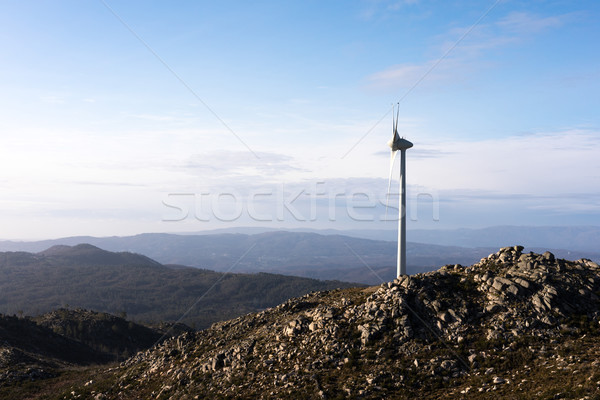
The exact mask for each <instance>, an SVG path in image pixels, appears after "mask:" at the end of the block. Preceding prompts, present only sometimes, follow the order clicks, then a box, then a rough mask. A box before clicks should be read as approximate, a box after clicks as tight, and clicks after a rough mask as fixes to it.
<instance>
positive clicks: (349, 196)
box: [0, 0, 600, 239]
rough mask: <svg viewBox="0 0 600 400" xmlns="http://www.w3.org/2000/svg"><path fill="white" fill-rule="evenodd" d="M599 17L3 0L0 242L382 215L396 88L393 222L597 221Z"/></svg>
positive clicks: (347, 223) (422, 1)
mask: <svg viewBox="0 0 600 400" xmlns="http://www.w3.org/2000/svg"><path fill="white" fill-rule="evenodd" d="M598 20H600V3H599V2H597V1H596V0H592V1H586V0H582V1H577V2H573V1H565V0H548V1H544V0H530V1H517V0H514V1H513V0H491V1H487V0H485V1H484V0H482V1H476V2H473V1H463V0H456V1H453V0H450V1H427V0H400V1H397V0H389V1H388V0H348V1H344V2H341V1H338V2H336V1H326V2H324V1H310V0H308V1H302V2H300V1H257V2H243V1H223V2H214V1H178V2H166V1H126V2H125V1H116V0H98V1H94V0H89V1H81V0H77V1H63V0H55V1H52V2H47V1H18V2H15V1H7V0H0V89H1V90H0V137H1V141H0V193H2V196H0V219H1V221H2V224H1V225H0V239H44V238H57V237H64V236H75V235H93V236H112V235H118V236H122V235H132V234H138V233H143V232H196V231H202V230H207V229H216V228H229V227H236V226H266V227H281V228H315V229H324V228H333V229H393V228H394V227H395V226H396V224H397V214H398V205H397V202H398V176H399V165H398V164H399V163H398V160H396V163H395V166H394V169H393V170H392V172H391V173H390V149H389V148H388V147H387V144H386V143H387V141H388V140H389V139H390V138H391V135H392V116H393V111H392V105H394V104H396V107H398V108H397V109H398V119H399V120H398V130H399V133H400V134H401V135H402V136H404V137H405V138H407V139H408V140H410V141H411V142H412V143H414V147H413V148H412V149H409V150H408V151H407V158H406V162H407V188H408V189H407V190H408V206H407V216H408V217H409V218H408V219H409V221H408V228H409V229H452V228H459V227H467V228H479V227H487V226H495V225H532V226H546V225H600V157H599V155H600V112H599V111H598V110H600V51H599V50H600V49H599V45H598V43H599V41H598V39H599V38H600V25H599V24H598V23H597V21H598ZM390 176H391V177H392V182H391V186H389V188H390V192H389V193H390V195H388V194H387V193H388V185H389V183H390V182H389V179H390ZM386 204H387V205H386ZM386 208H387V210H386Z"/></svg>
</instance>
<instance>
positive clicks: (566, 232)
mask: <svg viewBox="0 0 600 400" xmlns="http://www.w3.org/2000/svg"><path fill="white" fill-rule="evenodd" d="M278 230H283V231H288V232H305V233H306V232H308V233H318V234H321V235H343V236H351V237H357V238H362V239H372V240H385V241H396V239H397V231H396V230H395V229H391V230H390V229H348V230H337V229H306V228H298V229H275V228H260V227H239V228H225V229H214V230H208V231H203V232H195V233H193V234H194V235H214V234H222V233H243V234H248V235H253V234H257V233H265V232H275V231H278ZM182 234H183V233H182ZM188 234H189V233H188ZM407 236H408V240H409V241H412V242H416V243H424V244H437V245H441V246H459V247H488V248H498V247H502V246H506V245H508V244H510V243H519V244H520V245H522V246H525V247H536V248H540V249H568V250H571V251H582V252H589V253H600V246H599V245H598V243H600V226H509V225H507V226H493V227H488V228H479V229H468V228H460V229H409V230H408V233H407Z"/></svg>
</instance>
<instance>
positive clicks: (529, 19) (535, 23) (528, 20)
mask: <svg viewBox="0 0 600 400" xmlns="http://www.w3.org/2000/svg"><path fill="white" fill-rule="evenodd" d="M568 18H570V16H569V15H567V14H565V15H555V16H549V17H542V16H537V15H533V14H530V13H526V12H512V13H510V14H508V15H507V16H506V17H504V18H501V19H500V20H499V21H498V22H497V23H496V24H497V25H498V26H499V27H501V28H503V29H506V30H508V31H510V32H514V33H518V34H531V33H538V32H541V31H543V30H545V29H550V28H558V27H560V26H562V25H563V24H564V23H565V22H566V20H567V19H568Z"/></svg>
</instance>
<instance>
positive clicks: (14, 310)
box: [0, 244, 354, 329]
mask: <svg viewBox="0 0 600 400" xmlns="http://www.w3.org/2000/svg"><path fill="white" fill-rule="evenodd" d="M232 272H235V270H234V271H232ZM350 286H354V285H352V284H349V283H342V282H332V281H319V280H314V279H306V278H298V277H291V276H283V275H273V274H265V273H260V274H236V273H227V274H224V273H219V272H214V271H208V270H202V269H197V268H188V267H175V266H171V267H168V266H164V265H161V264H159V263H158V262H156V261H154V260H151V259H149V258H148V257H145V256H142V255H139V254H133V253H127V252H124V253H113V252H108V251H105V250H102V249H99V248H97V247H94V246H91V245H88V244H82V245H77V246H72V247H71V246H56V247H52V248H50V249H48V250H45V251H42V252H40V253H35V254H32V253H25V252H5V253H0V312H2V313H5V314H16V315H23V314H25V315H40V314H43V313H46V312H49V311H52V310H56V309H58V308H77V307H80V308H85V309H90V310H95V311H102V312H108V313H111V314H115V315H121V314H123V315H127V316H128V317H129V318H130V319H132V320H134V321H139V322H144V323H158V322H163V321H165V322H168V321H171V322H174V321H177V320H178V319H179V318H180V317H181V316H183V315H184V314H185V313H186V312H188V311H189V312H188V313H187V314H185V317H184V318H183V320H182V321H180V322H183V323H186V324H188V325H190V326H193V327H195V328H197V329H200V328H206V327H208V326H210V324H212V323H213V322H216V321H221V320H224V319H230V318H235V317H237V316H240V315H243V314H246V313H249V312H253V311H258V310H261V309H264V308H267V307H272V306H275V305H277V304H279V303H281V302H283V301H285V300H287V299H289V298H290V297H294V296H301V295H303V294H306V293H309V292H311V291H316V290H327V289H333V288H341V287H350Z"/></svg>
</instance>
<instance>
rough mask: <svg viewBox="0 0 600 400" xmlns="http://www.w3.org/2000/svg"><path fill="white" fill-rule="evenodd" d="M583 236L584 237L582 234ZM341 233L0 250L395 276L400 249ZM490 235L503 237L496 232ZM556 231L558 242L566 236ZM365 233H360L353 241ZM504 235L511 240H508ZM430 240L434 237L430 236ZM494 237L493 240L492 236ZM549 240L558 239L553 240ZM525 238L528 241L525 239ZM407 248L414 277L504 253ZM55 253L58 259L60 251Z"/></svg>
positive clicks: (160, 236)
mask: <svg viewBox="0 0 600 400" xmlns="http://www.w3.org/2000/svg"><path fill="white" fill-rule="evenodd" d="M258 229H260V228H248V229H246V230H249V231H256V230H258ZM536 229H537V228H536ZM572 229H573V232H580V231H579V230H576V229H575V228H572ZM581 229H582V230H581V232H583V228H581ZM509 231H511V229H508V231H507V232H509ZM328 232H329V231H328ZM334 232H335V231H333V232H329V233H331V234H327V235H322V234H317V233H314V232H290V231H270V232H263V233H255V234H242V233H215V234H187V235H183V234H165V233H147V234H141V235H135V236H126V237H116V236H114V237H104V238H96V237H88V236H83V237H70V238H62V239H55V240H44V241H37V242H11V241H3V242H0V250H4V251H15V250H19V251H29V252H39V251H43V250H45V249H47V248H49V247H51V246H56V245H63V246H64V245H67V246H73V245H77V244H80V243H89V244H92V245H94V246H97V247H100V248H102V249H105V250H108V251H113V252H123V251H129V252H135V253H139V254H143V255H145V256H147V257H150V258H151V259H153V260H157V261H158V262H160V263H162V264H177V265H187V266H193V267H198V268H204V269H209V270H214V271H228V270H230V269H232V271H233V272H249V273H256V272H270V273H277V274H285V275H294V276H303V277H310V278H316V279H330V280H340V281H346V282H360V283H365V284H378V283H381V282H382V281H387V280H391V279H393V278H394V277H395V274H396V267H395V265H396V243H395V242H392V241H383V240H372V239H364V238H358V237H350V236H343V235H339V234H333V233H334ZM491 232H496V231H495V230H493V229H492V230H491ZM498 232H500V231H498ZM552 232H554V233H553V234H556V235H559V233H560V232H563V231H560V230H557V231H552ZM589 232H590V235H592V237H593V235H594V233H593V229H592V228H590V229H589ZM358 233H359V232H354V234H358ZM371 233H373V232H371ZM455 233H456V236H457V237H462V239H460V240H457V241H464V240H467V239H466V238H467V237H471V236H478V235H480V236H481V237H482V238H483V237H485V236H486V235H484V233H483V232H475V231H468V232H467V231H465V232H463V234H462V236H461V235H459V234H458V232H455ZM563 233H564V232H563ZM394 234H395V233H394ZM505 234H506V235H508V233H505ZM411 235H412V236H410V237H411V238H412V237H415V236H417V234H416V233H415V232H412V233H411ZM423 235H424V233H423ZM430 235H434V234H433V233H430ZM439 235H442V234H441V233H440V234H439ZM523 235H525V234H522V236H523ZM442 236H443V235H442ZM487 236H488V237H490V238H491V237H492V236H494V235H492V234H488V235H487ZM496 236H497V238H496V239H481V238H480V239H479V242H481V243H487V242H486V240H489V241H490V242H491V241H494V240H497V241H499V242H500V239H499V236H501V234H500V233H497V234H496ZM547 236H552V235H551V234H548V235H547ZM566 236H567V235H566V234H565V243H571V242H572V241H571V240H570V239H567V238H566ZM522 238H523V239H524V237H522ZM431 240H433V239H431ZM440 240H441V239H440ZM473 240H475V238H473ZM522 243H525V242H520V241H518V240H515V241H512V240H510V241H509V240H508V239H507V240H506V241H504V242H501V244H500V246H508V245H515V244H522ZM407 246H408V257H407V258H408V272H409V274H414V273H417V272H425V271H431V270H435V269H437V268H439V267H440V266H442V265H445V264H463V265H468V264H472V263H474V262H476V261H478V260H479V259H481V258H482V257H485V256H486V255H487V254H489V253H490V252H491V251H493V250H494V248H497V247H500V246H495V247H475V246H469V247H460V246H448V245H434V244H422V243H415V242H409V243H408V245H407ZM580 247H585V246H580ZM548 248H549V249H550V250H551V251H553V252H554V253H555V254H556V255H557V256H559V257H565V258H570V259H577V258H590V259H593V260H596V261H599V260H600V254H598V253H597V252H591V251H584V250H571V249H570V248H565V247H561V246H556V247H544V249H548ZM528 250H530V251H538V250H540V248H538V247H528ZM53 251H54V252H59V251H60V248H58V249H54V250H53ZM105 257H108V255H105ZM0 263H1V260H0Z"/></svg>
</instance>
